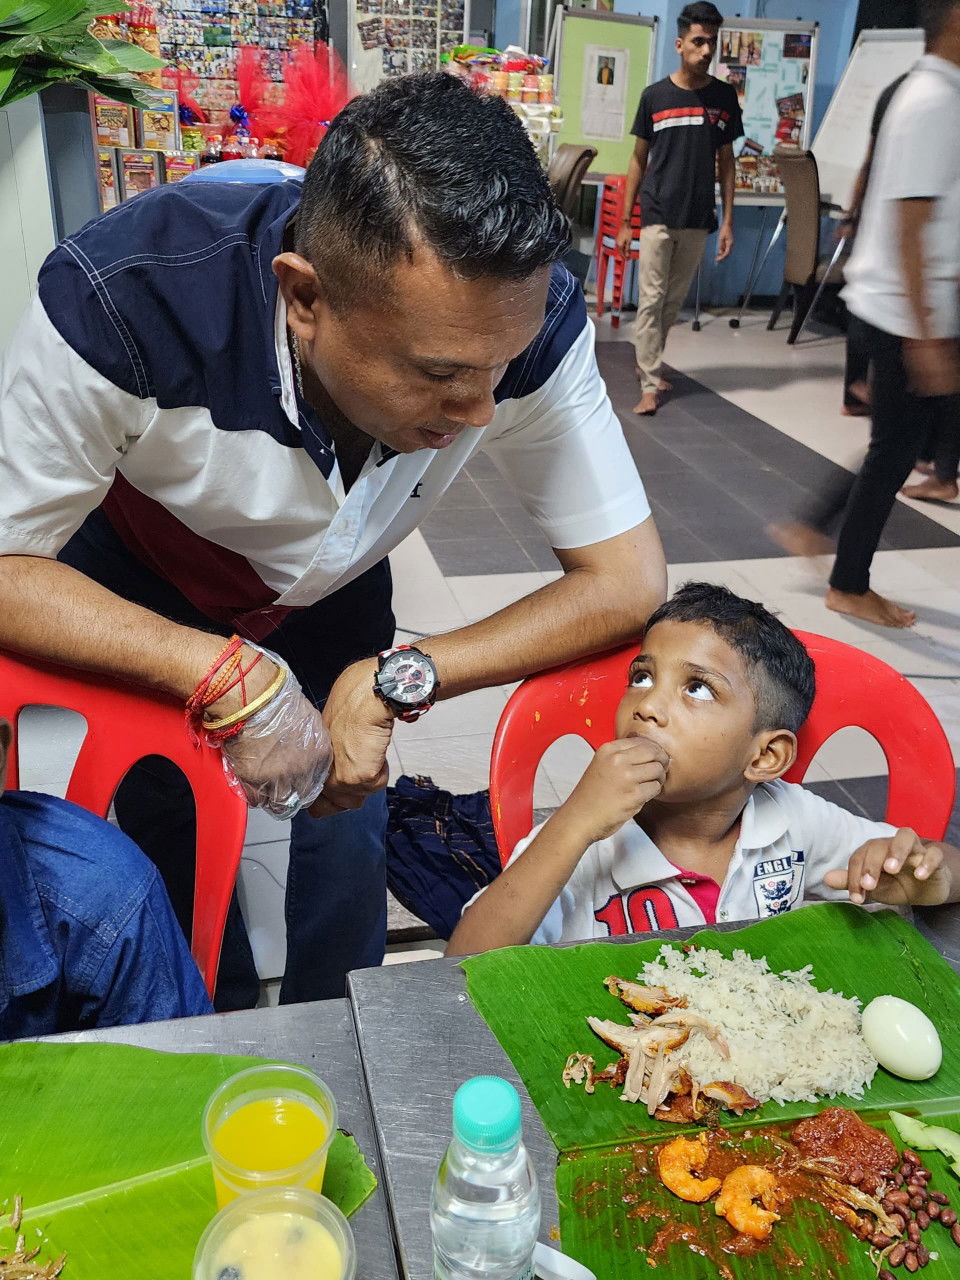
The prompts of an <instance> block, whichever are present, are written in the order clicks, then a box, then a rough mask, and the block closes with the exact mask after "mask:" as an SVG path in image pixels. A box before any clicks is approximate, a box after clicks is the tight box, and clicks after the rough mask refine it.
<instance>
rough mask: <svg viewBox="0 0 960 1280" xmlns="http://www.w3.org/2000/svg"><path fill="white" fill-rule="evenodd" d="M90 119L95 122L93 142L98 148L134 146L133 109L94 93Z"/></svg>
mask: <svg viewBox="0 0 960 1280" xmlns="http://www.w3.org/2000/svg"><path fill="white" fill-rule="evenodd" d="M90 119H91V121H92V122H93V140H94V143H95V145H96V146H98V147H129V146H132V145H133V139H134V133H133V107H128V106H126V104H125V103H123V102H114V100H113V99H112V98H105V97H104V96H103V95H102V94H99V93H93V94H91V95H90Z"/></svg>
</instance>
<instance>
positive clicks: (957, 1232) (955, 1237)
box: [950, 1222, 960, 1245]
mask: <svg viewBox="0 0 960 1280" xmlns="http://www.w3.org/2000/svg"><path fill="white" fill-rule="evenodd" d="M950 1239H951V1240H952V1241H953V1243H954V1244H956V1245H960V1222H955V1223H954V1224H953V1226H952V1227H951V1228H950Z"/></svg>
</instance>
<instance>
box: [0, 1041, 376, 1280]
mask: <svg viewBox="0 0 960 1280" xmlns="http://www.w3.org/2000/svg"><path fill="white" fill-rule="evenodd" d="M258 1061H259V1059H256V1058H241V1057H232V1056H227V1055H221V1054H180V1053H159V1052H156V1051H154V1050H150V1049H134V1048H130V1047H127V1046H125V1045H109V1044H56V1045H54V1044H31V1043H19V1044H10V1045H5V1046H2V1047H0V1207H3V1206H4V1202H6V1205H5V1207H4V1211H5V1212H9V1207H10V1205H11V1204H12V1201H13V1198H14V1196H16V1195H20V1196H22V1198H23V1226H22V1228H21V1230H22V1231H23V1233H24V1235H25V1236H26V1238H27V1243H28V1245H31V1244H40V1243H41V1242H42V1244H43V1256H44V1257H45V1258H52V1257H56V1256H58V1255H59V1254H61V1253H66V1254H67V1258H68V1261H67V1268H66V1269H65V1271H64V1280H113V1278H116V1280H120V1277H129V1278H130V1280H134V1277H136V1280H188V1277H189V1276H190V1273H191V1265H192V1262H193V1253H194V1250H195V1248H196V1245H197V1241H198V1240H199V1238H200V1235H201V1234H202V1232H203V1229H204V1227H205V1226H206V1225H207V1223H208V1222H209V1221H210V1219H211V1218H212V1217H213V1215H214V1213H215V1212H216V1207H217V1206H216V1200H215V1196H214V1191H213V1181H212V1177H211V1173H210V1166H209V1161H208V1160H207V1157H206V1155H205V1153H204V1150H203V1142H202V1139H201V1136H200V1119H201V1116H202V1114H203V1108H204V1106H205V1105H206V1102H207V1099H208V1098H209V1096H210V1094H211V1093H212V1092H213V1090H214V1089H215V1088H216V1087H217V1086H218V1085H219V1084H221V1083H222V1082H223V1081H224V1080H226V1079H227V1078H228V1077H229V1076H232V1075H234V1074H235V1073H236V1072H237V1071H242V1070H243V1069H244V1068H245V1067H248V1066H253V1065H255V1064H256V1063H257V1062H258ZM329 1084H330V1086H331V1088H332V1089H333V1091H334V1093H336V1088H337V1085H336V1081H334V1080H331V1081H330V1082H329ZM375 1187H376V1178H375V1177H374V1175H373V1173H372V1172H371V1171H370V1170H369V1169H368V1168H367V1165H366V1163H365V1161H364V1159H363V1156H362V1154H361V1153H360V1151H359V1149H358V1147H357V1144H356V1143H355V1142H354V1140H353V1138H352V1137H350V1136H349V1135H348V1134H345V1133H343V1132H340V1133H338V1134H337V1135H336V1136H335V1137H334V1140H333V1143H332V1145H331V1149H330V1156H329V1160H328V1164H327V1172H326V1175H325V1178H324V1186H323V1191H324V1195H326V1196H328V1197H329V1199H331V1200H332V1201H333V1202H334V1203H335V1204H337V1205H338V1206H339V1207H340V1208H341V1209H342V1210H343V1212H344V1213H345V1214H347V1215H348V1216H349V1215H350V1214H351V1213H354V1212H355V1211H356V1210H357V1209H358V1208H359V1207H360V1205H361V1204H363V1202H364V1201H365V1200H366V1199H367V1197H368V1196H370V1195H371V1194H372V1192H373V1190H374V1188H375ZM12 1242H13V1236H12V1233H11V1232H10V1230H9V1228H6V1227H4V1228H3V1229H2V1230H0V1255H2V1253H3V1252H4V1251H5V1249H6V1248H7V1247H8V1246H12Z"/></svg>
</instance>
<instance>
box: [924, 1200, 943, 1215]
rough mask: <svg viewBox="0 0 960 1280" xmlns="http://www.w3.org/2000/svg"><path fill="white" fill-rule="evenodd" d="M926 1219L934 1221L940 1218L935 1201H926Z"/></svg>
mask: <svg viewBox="0 0 960 1280" xmlns="http://www.w3.org/2000/svg"><path fill="white" fill-rule="evenodd" d="M927 1217H928V1218H933V1219H934V1220H936V1219H937V1218H939V1217H940V1206H939V1205H938V1204H937V1202H936V1200H933V1199H930V1200H928V1201H927Z"/></svg>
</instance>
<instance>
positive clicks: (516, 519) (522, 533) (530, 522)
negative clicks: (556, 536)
mask: <svg viewBox="0 0 960 1280" xmlns="http://www.w3.org/2000/svg"><path fill="white" fill-rule="evenodd" d="M500 519H501V520H502V521H503V523H504V524H505V525H506V526H507V529H508V530H509V531H510V533H512V534H513V536H514V537H515V538H520V539H521V540H523V539H525V538H530V539H532V540H536V539H539V540H540V541H541V542H543V543H546V538H545V536H544V534H543V532H542V531H541V529H540V526H539V525H538V524H537V522H536V520H534V518H533V516H532V515H530V514H529V513H528V512H527V510H526V509H525V508H524V507H503V508H502V509H501V511H500Z"/></svg>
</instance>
